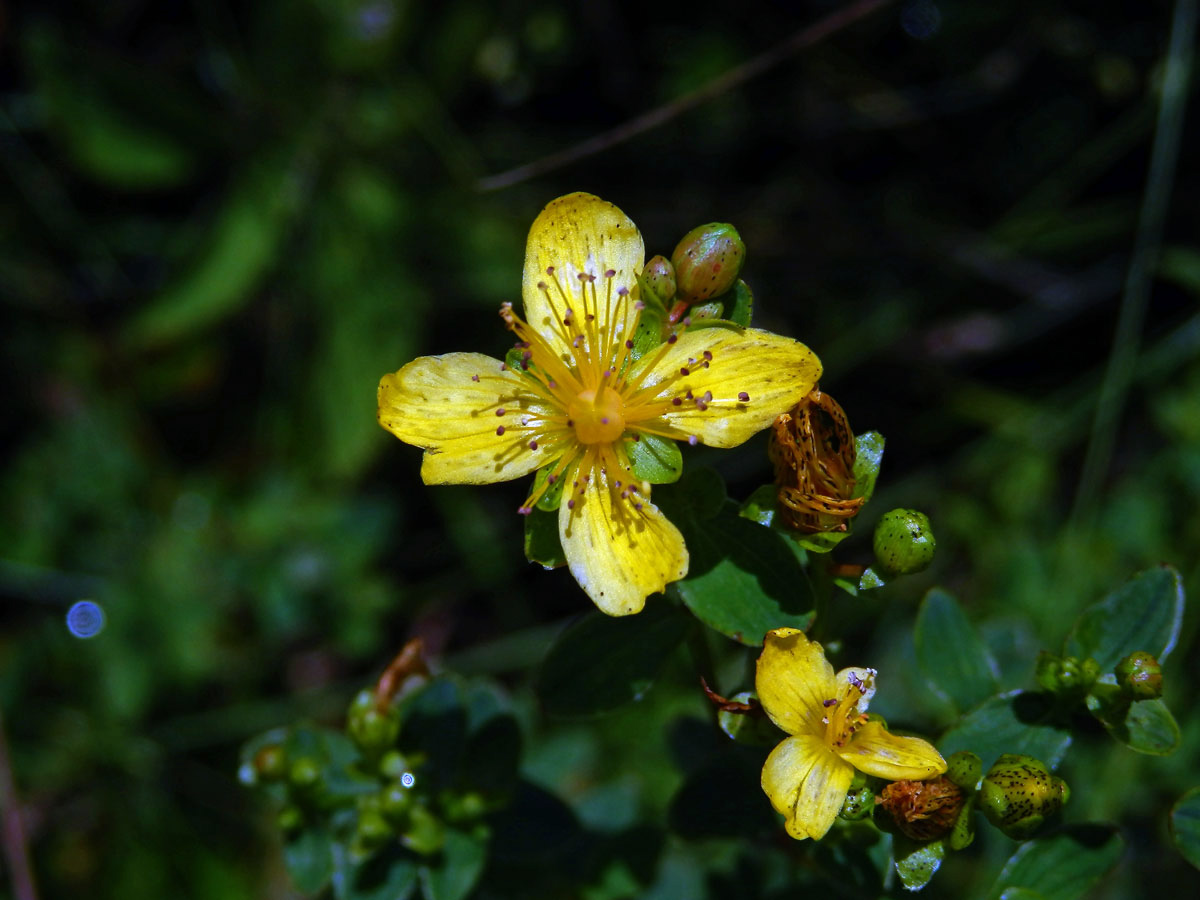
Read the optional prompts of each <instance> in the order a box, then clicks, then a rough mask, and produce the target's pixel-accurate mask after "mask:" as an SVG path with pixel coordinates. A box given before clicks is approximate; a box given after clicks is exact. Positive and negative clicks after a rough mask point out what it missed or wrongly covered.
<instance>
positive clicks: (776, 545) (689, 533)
mask: <svg viewBox="0 0 1200 900" xmlns="http://www.w3.org/2000/svg"><path fill="white" fill-rule="evenodd" d="M672 521H674V522H675V524H676V525H678V526H679V529H680V531H682V532H683V536H684V540H685V541H686V542H687V547H688V552H689V554H690V555H691V563H690V566H689V570H688V576H687V578H685V579H684V580H683V581H679V582H676V583H675V590H677V591H678V592H679V596H680V597H682V598H683V602H684V603H686V604H687V606H688V609H690V610H691V611H692V612H693V613H694V614H695V616H696V618H698V619H699V620H700V621H701V622H703V623H704V624H705V625H708V626H709V627H710V628H714V629H716V630H717V631H719V632H721V634H724V635H726V636H727V637H731V638H733V639H734V640H735V641H740V642H741V643H743V644H748V645H750V646H756V645H760V644H762V642H763V636H764V635H765V634H766V633H767V632H768V631H770V630H771V629H772V628H780V627H783V626H791V627H793V628H807V627H808V625H809V624H810V623H811V622H812V619H813V615H814V613H813V605H814V598H813V591H812V585H811V584H809V581H808V576H807V574H806V573H805V571H804V569H803V568H801V566H800V562H799V560H798V559H797V558H796V554H795V553H794V552H793V551H792V548H791V547H789V546H788V544H787V539H786V538H785V537H783V536H782V535H780V534H779V533H778V532H776V531H772V530H771V529H769V528H765V527H763V526H762V525H756V524H755V523H754V522H751V521H750V520H749V519H744V518H742V517H741V516H739V515H738V514H737V512H736V508H735V507H733V505H732V504H730V505H729V507H728V508H727V509H726V510H724V511H723V512H721V513H719V514H718V515H716V516H714V517H713V518H711V519H707V520H705V521H702V522H697V521H696V520H694V519H691V518H680V519H676V518H674V517H673V518H672Z"/></svg>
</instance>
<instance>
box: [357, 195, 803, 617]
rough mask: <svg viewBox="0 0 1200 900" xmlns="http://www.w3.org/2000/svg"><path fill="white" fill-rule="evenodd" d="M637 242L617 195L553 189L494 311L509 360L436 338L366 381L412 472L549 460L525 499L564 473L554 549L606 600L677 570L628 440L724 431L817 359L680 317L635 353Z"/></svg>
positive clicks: (679, 547)
mask: <svg viewBox="0 0 1200 900" xmlns="http://www.w3.org/2000/svg"><path fill="white" fill-rule="evenodd" d="M644 257H645V249H644V247H643V244H642V236H641V234H640V233H639V232H638V230H637V227H636V226H635V225H634V224H633V222H631V221H630V220H629V218H628V217H627V216H626V215H625V214H624V213H623V212H621V210H619V209H617V207H615V206H613V205H612V204H611V203H606V202H605V201H603V200H601V199H600V198H598V197H593V196H591V195H590V194H570V195H568V196H566V197H560V198H559V199H557V200H555V201H553V202H552V203H550V204H549V205H548V206H547V207H546V208H545V209H544V210H542V212H541V214H540V215H539V216H538V217H537V219H535V220H534V223H533V226H532V227H531V228H530V230H529V241H528V244H527V245H526V253H525V275H524V279H523V282H522V298H523V300H524V312H525V318H524V319H521V318H520V317H519V316H518V315H517V314H516V313H515V312H514V311H513V309H512V306H511V304H507V303H506V304H504V306H503V307H502V308H501V310H500V315H501V317H502V318H503V319H504V322H505V324H506V325H507V326H508V328H509V330H511V331H512V332H513V333H514V334H515V335H516V337H517V341H518V343H517V347H518V348H520V349H521V350H522V351H523V357H524V363H523V365H522V366H521V367H520V368H521V371H514V370H513V369H511V368H509V367H508V366H505V365H504V364H503V363H501V362H500V361H499V360H496V359H492V358H490V357H488V356H483V355H481V354H478V353H450V354H447V355H445V356H427V357H422V358H421V359H417V360H415V361H414V362H411V363H409V364H408V365H406V366H405V367H404V368H402V369H401V370H400V371H399V372H396V373H395V374H392V375H385V376H384V377H383V379H382V380H381V381H380V382H379V422H380V424H381V425H382V426H383V427H384V428H386V429H387V430H388V431H390V432H392V433H393V434H394V435H396V436H397V437H398V438H400V440H402V441H405V442H407V443H410V444H415V445H417V446H419V447H423V448H424V449H425V456H424V459H423V462H422V465H421V478H422V480H424V482H425V483H426V484H486V483H491V482H497V481H507V480H508V479H511V478H518V477H520V476H521V475H526V474H528V473H530V472H533V471H534V470H536V469H540V468H542V467H548V470H549V472H548V478H546V479H545V480H544V481H543V482H541V484H540V486H538V487H535V489H534V492H533V493H532V494H530V496H529V497H528V499H526V501H525V502H524V503H523V504H522V505H521V508H520V512H522V513H525V514H528V513H530V512H531V511H532V510H533V507H534V504H535V503H537V501H538V500H539V498H540V497H541V496H542V493H543V492H544V491H545V490H547V489H548V488H549V487H550V486H551V485H552V484H554V483H556V482H558V481H559V480H560V479H562V480H564V485H563V487H564V492H563V500H562V503H561V504H560V506H559V511H558V525H559V536H560V537H561V539H562V546H563V551H564V553H565V555H566V559H567V564H568V566H569V567H570V570H571V574H572V575H573V576H574V577H575V580H576V581H578V582H579V584H580V586H581V587H582V588H583V589H584V590H585V591H586V592H587V593H588V596H590V597H591V598H592V600H593V601H594V602H595V604H596V605H597V606H598V607H599V608H600V609H601V610H603V611H604V612H606V613H608V614H609V615H626V614H628V613H636V612H638V611H639V610H641V609H642V606H643V605H644V604H645V600H646V596H647V595H649V594H651V593H654V592H655V591H661V590H662V589H663V588H665V587H666V586H667V584H669V583H670V582H672V581H677V580H678V579H680V578H683V577H684V576H685V575H686V574H687V569H688V553H687V548H686V547H685V546H684V543H683V537H682V535H680V533H679V530H678V529H677V528H675V526H674V525H672V524H671V523H670V522H669V521H668V520H667V519H666V517H665V516H663V515H662V513H660V512H659V511H658V509H657V508H656V507H655V506H654V505H653V504H652V503H651V502H650V490H649V485H648V484H645V483H644V482H640V481H639V480H638V478H637V476H636V475H635V474H634V473H633V471H632V469H631V467H630V462H629V455H628V452H627V449H626V448H627V445H628V443H629V442H630V441H637V440H640V438H641V436H642V435H657V436H660V437H664V438H670V439H675V440H687V441H689V442H690V443H691V444H697V443H703V444H707V445H709V446H712V447H733V446H736V445H737V444H740V443H742V442H743V441H745V440H746V439H747V438H749V437H750V436H751V435H753V434H754V433H755V432H757V431H760V430H762V429H763V428H766V427H767V426H769V425H770V424H771V422H773V421H774V419H775V417H776V416H777V415H779V413H781V412H783V411H785V410H787V409H790V408H791V407H792V406H793V405H795V404H796V403H797V402H798V401H799V400H800V398H801V397H803V396H805V395H806V394H807V393H808V392H809V391H810V390H811V389H812V387H813V385H814V384H815V383H816V381H817V378H818V377H820V374H821V363H820V361H819V360H818V359H817V357H816V356H815V355H814V354H813V353H812V351H811V350H809V349H808V348H807V347H805V346H804V345H803V344H801V343H799V342H798V341H794V340H791V339H790V338H784V337H780V336H778V335H774V334H770V333H768V332H765V331H759V330H756V329H753V328H746V329H730V328H710V329H697V330H693V331H688V332H685V333H684V334H682V335H680V336H679V337H678V339H676V338H674V337H672V338H671V339H670V341H668V342H667V343H664V344H662V345H661V346H660V347H659V348H658V349H656V350H652V351H650V352H649V353H647V354H646V356H644V357H642V358H641V359H639V360H636V361H635V360H633V358H632V355H631V351H632V350H633V346H634V344H633V337H634V333H635V331H636V329H637V325H638V320H639V317H640V315H641V311H642V309H643V308H644V307H643V305H642V303H641V302H640V301H639V300H638V283H637V276H638V273H640V272H641V270H642V265H643V262H644ZM537 484H538V482H535V485H537Z"/></svg>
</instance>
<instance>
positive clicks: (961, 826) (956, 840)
mask: <svg viewBox="0 0 1200 900" xmlns="http://www.w3.org/2000/svg"><path fill="white" fill-rule="evenodd" d="M975 758H976V759H979V757H978V756H977V757H975ZM974 812H975V795H974V794H972V795H970V796H969V797H967V799H966V802H964V803H963V806H962V809H960V810H959V811H958V818H956V819H955V820H954V827H953V828H951V829H950V833H949V834H948V835H946V837H945V841H946V846H947V847H949V848H950V849H951V850H965V849H967V847H969V846H971V842H972V841H974V840H975V818H974V816H973V815H972V814H973V813H974Z"/></svg>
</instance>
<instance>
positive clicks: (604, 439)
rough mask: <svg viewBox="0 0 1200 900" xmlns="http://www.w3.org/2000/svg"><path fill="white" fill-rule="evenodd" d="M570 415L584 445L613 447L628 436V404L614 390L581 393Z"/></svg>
mask: <svg viewBox="0 0 1200 900" xmlns="http://www.w3.org/2000/svg"><path fill="white" fill-rule="evenodd" d="M567 415H568V416H570V422H571V424H572V425H573V426H574V427H575V437H577V438H578V439H579V443H581V444H611V443H613V442H614V441H616V440H617V438H619V437H620V436H621V435H622V434H624V433H625V402H624V401H623V400H622V399H621V395H620V394H618V393H617V392H616V391H614V390H613V389H612V388H610V387H601V388H599V389H598V390H592V389H588V390H586V391H580V392H579V394H577V395H576V397H575V399H574V400H572V401H571V403H570V405H569V406H568V407H567Z"/></svg>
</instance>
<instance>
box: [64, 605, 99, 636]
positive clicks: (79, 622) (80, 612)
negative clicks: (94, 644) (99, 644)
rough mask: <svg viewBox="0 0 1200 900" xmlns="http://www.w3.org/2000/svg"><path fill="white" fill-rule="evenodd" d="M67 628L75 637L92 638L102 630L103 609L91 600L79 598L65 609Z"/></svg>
mask: <svg viewBox="0 0 1200 900" xmlns="http://www.w3.org/2000/svg"><path fill="white" fill-rule="evenodd" d="M67 630H68V631H70V632H71V634H73V635H74V636H75V637H77V638H93V637H95V636H96V635H98V634H99V633H100V632H101V631H103V630H104V610H103V609H101V608H100V606H99V605H98V604H96V603H93V602H92V601H91V600H80V601H79V602H77V603H73V604H71V608H70V609H68V610H67Z"/></svg>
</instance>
